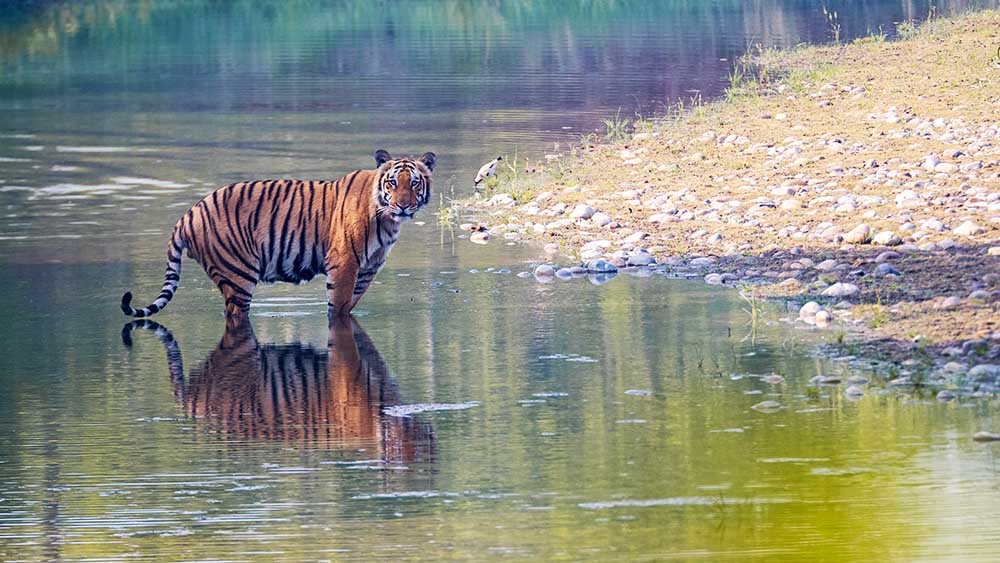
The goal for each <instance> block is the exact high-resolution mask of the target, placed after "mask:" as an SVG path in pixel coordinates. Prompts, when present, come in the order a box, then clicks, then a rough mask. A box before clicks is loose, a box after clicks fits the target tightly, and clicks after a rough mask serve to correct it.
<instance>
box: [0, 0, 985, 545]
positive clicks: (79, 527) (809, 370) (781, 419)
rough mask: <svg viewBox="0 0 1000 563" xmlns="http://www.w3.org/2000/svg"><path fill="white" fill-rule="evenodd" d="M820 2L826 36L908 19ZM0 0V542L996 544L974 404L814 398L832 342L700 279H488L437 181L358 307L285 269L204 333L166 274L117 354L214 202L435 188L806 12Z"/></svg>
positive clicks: (786, 5) (714, 78)
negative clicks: (275, 193) (243, 307)
mask: <svg viewBox="0 0 1000 563" xmlns="http://www.w3.org/2000/svg"><path fill="white" fill-rule="evenodd" d="M20 6H27V7H20ZM833 7H835V8H838V9H839V10H840V12H841V19H842V20H843V25H844V28H845V32H844V33H845V35H848V36H850V35H853V34H864V33H866V32H867V30H868V29H877V28H878V27H879V26H880V25H881V26H884V27H885V29H886V30H891V29H892V22H893V21H901V20H903V19H907V18H923V17H925V15H926V13H927V11H928V6H927V4H925V3H921V2H916V3H909V2H907V3H902V2H861V3H849V4H847V3H841V4H833ZM964 7H966V4H963V3H954V4H946V5H945V7H943V8H940V9H939V10H938V13H946V12H948V11H949V10H951V9H962V8H964ZM4 10H6V12H5V13H4V14H3V16H2V17H0V116H2V117H0V287H3V288H4V289H3V291H2V292H0V315H2V316H0V318H2V319H3V321H4V322H3V323H2V324H0V358H2V360H0V361H2V363H0V389H3V391H2V392H0V558H2V559H3V560H5V561H7V560H10V561H15V560H21V561H23V560H27V561H57V560H59V561H120V560H151V561H192V560H200V561H260V560H273V561H319V560H331V561H337V560H371V559H377V560H400V559H426V560H450V559H464V560H470V559H471V560H484V559H522V560H539V559H557V560H560V559H565V560H581V559H588V560H591V559H592V560H618V561H643V560H646V561H659V560H666V559H710V560H718V559H723V560H748V559H765V558H768V559H770V558H779V559H795V560H802V559H820V558H821V559H827V560H865V561H883V560H907V561H908V560H916V559H951V560H961V561H970V560H982V561H990V560H996V559H997V558H998V557H1000V541H998V539H997V535H996V533H995V528H996V525H995V524H996V522H997V520H998V517H1000V508H998V507H1000V490H998V478H997V476H998V473H997V462H996V460H995V457H994V456H995V454H996V451H997V450H996V446H990V445H983V444H975V443H973V442H972V441H971V440H970V437H971V435H972V433H973V432H975V431H977V430H983V429H986V430H993V431H997V430H1000V428H998V426H997V424H998V423H997V422H996V421H995V416H994V412H995V410H996V406H997V404H996V400H995V399H992V398H981V399H965V398H963V399H961V400H959V401H956V402H952V403H947V404H939V403H937V402H936V401H935V400H934V398H933V394H926V395H923V394H920V393H906V392H892V393H884V392H880V391H879V390H878V389H876V388H874V387H873V388H871V389H869V390H868V393H866V395H865V396H864V397H863V398H861V399H860V400H857V401H850V400H847V399H846V398H844V396H843V394H842V392H843V389H842V388H840V387H823V388H817V387H814V386H810V385H809V383H808V382H809V379H810V378H811V377H813V376H814V375H817V374H821V373H822V374H831V373H836V374H843V375H845V376H846V375H850V374H852V373H856V372H850V371H847V369H846V368H845V367H844V366H843V364H840V363H834V362H829V361H826V360H818V359H816V358H815V356H814V355H813V351H814V350H815V347H816V346H817V344H818V343H820V342H822V341H823V340H824V339H829V338H832V335H829V334H822V333H814V332H811V331H809V330H804V329H802V328H801V327H798V328H797V327H794V326H792V325H788V324H786V323H782V322H779V319H781V318H782V317H784V316H787V315H788V312H787V311H785V310H783V308H782V307H781V306H780V305H777V304H771V305H767V306H766V307H765V308H764V310H763V312H762V313H763V318H764V322H762V323H761V325H760V326H759V327H758V328H757V330H756V331H755V332H754V331H752V330H751V328H752V327H751V326H750V325H749V322H748V321H749V316H748V315H747V313H746V312H744V311H743V308H744V307H745V304H744V303H743V302H742V301H740V299H739V298H738V296H737V295H736V294H735V293H734V292H731V291H730V290H721V289H718V288H712V287H708V286H705V285H704V284H702V283H700V282H688V281H680V280H667V279H665V278H663V277H661V276H654V277H634V276H630V275H620V276H618V277H617V278H615V279H613V280H611V281H610V282H609V283H607V284H604V285H600V286H598V285H593V284H591V283H588V282H587V281H586V280H582V279H579V280H573V281H567V282H561V281H560V282H556V283H551V284H539V283H537V282H535V281H534V280H533V279H521V278H517V277H515V275H514V274H515V273H516V272H518V271H521V270H526V269H528V268H529V266H530V264H531V263H532V261H533V260H536V259H538V258H539V256H540V253H539V251H538V250H537V249H534V248H531V247H521V246H510V245H507V244H505V243H504V242H503V241H502V240H493V241H491V242H490V244H489V245H486V246H476V245H472V244H470V243H468V241H466V240H463V239H454V238H452V234H451V233H450V232H448V231H447V230H445V231H442V230H440V229H439V228H438V227H437V226H436V218H435V215H434V213H435V211H436V206H437V201H436V200H435V202H434V204H432V206H431V208H429V209H426V210H424V211H423V212H422V215H421V216H418V221H421V222H423V224H420V223H410V224H407V225H406V226H405V227H404V232H403V236H402V241H401V243H400V244H399V245H398V246H397V247H396V249H395V250H394V251H393V254H392V256H391V257H390V260H389V264H388V266H387V267H386V269H385V270H383V271H382V272H381V273H380V274H379V276H378V279H377V285H375V286H374V287H373V288H372V289H371V290H370V291H369V293H368V295H366V297H365V298H364V300H363V301H362V302H361V304H360V306H359V309H360V310H359V312H358V316H357V319H356V320H357V324H356V325H353V326H352V325H341V326H334V327H332V328H330V327H328V326H327V322H326V316H325V297H324V290H323V285H322V281H316V282H314V283H312V284H309V285H306V286H300V287H293V286H287V285H280V286H272V287H265V288H263V289H261V290H260V291H259V293H258V296H257V299H256V300H255V306H254V308H253V309H252V329H251V328H248V327H235V328H231V329H228V330H227V328H226V326H225V323H224V321H223V319H222V316H221V311H222V304H221V299H220V298H219V297H218V295H217V292H216V290H215V289H214V288H213V287H212V286H211V284H210V283H209V281H208V279H207V277H206V276H205V275H204V273H203V272H202V271H201V270H200V268H198V267H197V265H196V264H194V263H193V262H189V261H188V262H185V269H184V276H183V279H182V282H181V289H180V291H179V292H178V295H177V297H176V298H175V299H174V301H173V302H172V303H171V305H170V306H169V307H168V309H167V310H166V311H165V312H164V313H162V314H160V315H157V316H156V317H155V320H156V321H157V322H159V323H160V324H161V325H162V327H161V328H160V329H159V331H158V332H154V331H153V330H147V329H144V328H137V329H136V330H134V331H132V332H130V333H129V334H128V339H130V340H131V341H132V345H131V347H128V346H126V345H125V344H124V343H123V338H122V329H123V324H124V323H125V322H126V320H127V319H124V318H123V317H122V315H121V313H120V312H119V311H118V309H117V302H118V299H119V297H120V295H121V293H122V291H124V290H125V289H132V290H133V291H135V292H136V293H137V296H138V299H139V300H142V299H145V298H150V297H152V296H153V295H155V293H156V291H157V289H158V288H159V285H160V283H161V280H162V274H163V263H162V257H163V254H164V248H165V244H166V238H167V236H168V233H169V229H170V228H171V227H172V225H173V224H174V222H175V221H176V219H177V217H178V216H179V215H180V214H182V213H183V212H184V211H185V210H186V209H187V208H188V207H189V206H190V205H192V204H193V203H194V202H196V201H197V200H198V199H200V198H201V197H202V196H204V194H206V193H208V192H209V191H211V189H212V188H213V187H214V186H217V185H220V184H223V183H228V182H232V181H236V180H241V179H253V178H265V177H300V178H329V177H337V176H340V175H342V174H343V173H345V172H346V171H348V170H351V169H354V168H358V167H366V166H368V165H369V159H370V156H369V155H370V153H371V152H372V150H373V149H374V148H375V147H376V146H383V147H385V148H387V149H389V150H390V151H393V152H400V153H406V152H410V153H417V154H418V153H420V152H422V151H424V150H434V151H435V152H437V154H438V155H439V158H440V160H439V169H438V172H437V174H436V180H437V184H436V186H437V188H438V190H439V191H440V192H443V193H445V194H450V193H451V192H452V191H454V193H456V194H463V193H466V191H467V187H468V185H469V184H470V183H471V182H470V179H471V177H472V175H473V174H474V172H475V170H476V168H477V167H478V165H479V164H480V163H481V162H482V161H483V160H485V159H486V157H487V156H490V155H493V154H494V153H497V152H510V151H512V150H513V149H514V148H515V147H517V148H518V150H521V151H524V152H526V153H528V154H532V155H535V156H539V155H541V154H543V153H544V152H546V151H549V150H550V149H551V147H552V143H560V144H561V146H563V147H565V143H568V142H572V141H573V140H574V139H576V138H578V137H579V136H580V135H581V134H583V133H586V132H588V131H590V130H592V129H594V128H595V127H598V126H599V121H600V118H602V117H604V116H606V115H608V114H609V113H613V112H614V111H615V110H616V109H617V108H618V107H623V108H625V109H624V110H623V111H627V112H632V111H635V110H639V111H643V112H652V111H655V109H657V108H658V107H662V104H663V103H665V102H666V101H668V100H672V99H676V98H677V97H679V96H684V97H687V96H690V95H691V94H692V92H693V91H700V92H701V93H702V95H703V96H705V97H706V98H708V97H712V96H714V95H717V94H718V93H719V92H720V91H721V88H722V87H723V86H725V84H726V81H725V77H726V72H727V70H728V68H729V67H728V65H729V62H728V60H731V59H732V57H734V56H736V55H738V54H740V53H742V52H743V51H744V49H745V46H746V44H747V42H748V41H751V40H754V41H763V42H764V43H765V44H768V45H779V46H788V45H794V44H796V43H798V42H801V41H822V40H825V39H827V38H828V36H829V31H828V28H827V27H826V22H825V20H824V19H823V15H822V13H821V11H820V10H819V5H818V4H814V3H811V2H662V3H645V2H614V1H603V2H591V3H585V4H577V3H550V4H542V3H533V2H376V3H362V2H357V3H346V2H345V3H320V2H273V3H271V2H264V3H260V2H235V3H215V2H80V3H71V4H58V3H57V4H54V5H50V4H47V3H41V4H34V3H32V4H26V5H22V4H18V5H17V6H5V7H4ZM720 59H728V60H727V61H723V60H720ZM501 268H509V269H511V270H512V273H504V274H501V273H498V270H500V269H501ZM473 269H474V270H477V271H476V272H475V273H473V272H471V271H470V270H473ZM491 269H492V270H491ZM488 270H491V271H488ZM150 328H151V329H152V328H155V327H150ZM771 373H778V374H781V375H783V376H784V377H785V378H786V381H785V382H784V383H782V384H778V385H771V384H768V383H765V382H764V381H762V380H761V379H760V377H758V376H761V375H766V374H771ZM763 400H777V401H780V402H781V403H782V404H783V405H784V406H785V408H784V409H782V410H780V411H778V412H775V413H763V412H757V411H755V410H752V409H751V408H750V407H751V406H752V405H754V404H755V403H758V402H760V401H763ZM425 409H430V410H425ZM421 410H422V411H423V412H415V411H421ZM405 415H409V416H405Z"/></svg>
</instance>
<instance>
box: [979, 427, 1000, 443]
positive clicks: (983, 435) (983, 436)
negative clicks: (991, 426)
mask: <svg viewBox="0 0 1000 563" xmlns="http://www.w3.org/2000/svg"><path fill="white" fill-rule="evenodd" d="M972 439H973V440H975V441H977V442H996V441H997V440H1000V434H994V433H993V432H987V431H985V430H980V431H979V432H976V433H975V434H973V435H972Z"/></svg>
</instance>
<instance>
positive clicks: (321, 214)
mask: <svg viewBox="0 0 1000 563" xmlns="http://www.w3.org/2000/svg"><path fill="white" fill-rule="evenodd" d="M374 156H375V169H374V170H355V171H354V172H351V173H350V174H347V175H346V176H344V177H343V178H341V179H339V180H336V181H332V182H330V181H312V180H260V181H254V182H240V183H236V184H230V185H227V186H223V187H221V188H219V189H217V190H215V191H214V192H212V194H210V195H208V196H206V197H205V198H204V199H202V200H201V201H199V202H198V203H196V204H195V205H194V207H192V208H191V209H190V210H189V211H188V212H187V213H185V214H184V216H183V217H181V218H180V220H179V221H177V224H176V225H175V226H174V230H173V233H172V234H171V235H170V241H169V243H168V244H167V268H166V273H165V276H164V282H163V287H162V288H161V290H160V294H159V296H157V298H156V300H155V301H153V303H152V304H150V305H148V306H146V307H144V308H141V309H135V308H133V307H132V306H131V303H132V292H130V291H128V292H126V293H125V294H124V295H122V300H121V309H122V312H124V313H125V314H126V315H129V316H132V317H148V316H150V315H154V314H156V313H157V312H159V311H162V310H163V308H164V307H166V306H167V303H169V302H170V300H171V299H172V298H173V296H174V293H175V292H176V291H177V285H178V283H179V282H180V277H181V257H182V256H183V253H184V250H185V249H186V250H187V253H188V257H190V258H192V259H194V260H195V261H197V262H198V263H199V264H201V266H202V267H203V268H204V269H205V272H206V273H207V274H208V276H209V278H211V280H212V282H214V283H215V285H216V286H217V287H218V288H219V291H220V292H221V293H222V297H223V299H224V300H225V307H226V309H225V313H226V316H227V317H234V316H241V315H246V314H247V312H248V311H249V309H250V302H251V300H252V299H253V293H254V289H255V288H256V287H257V285H258V284H260V283H265V284H266V283H274V282H279V281H282V282H291V283H305V282H307V281H309V280H311V279H312V278H313V277H315V276H316V275H318V274H325V275H326V278H327V281H326V290H327V312H328V313H329V315H330V316H331V317H335V316H346V315H350V313H351V311H352V310H353V309H354V307H355V306H356V305H357V304H358V301H359V300H360V299H361V297H362V296H363V295H364V294H365V292H366V291H367V290H368V287H369V285H371V283H372V280H373V279H374V278H375V274H377V273H378V271H379V270H380V269H381V268H382V266H383V265H384V264H385V261H386V258H387V257H388V255H389V251H390V250H391V249H392V247H393V245H394V244H396V240H397V238H398V237H399V231H400V226H401V225H402V223H404V222H405V221H407V220H409V219H411V218H412V217H413V216H414V214H416V212H417V211H419V210H420V209H421V208H423V207H424V206H426V205H427V203H428V202H429V201H430V197H431V174H432V172H433V171H434V165H435V163H436V162H437V156H435V154H434V153H433V152H426V153H424V154H422V155H421V156H420V157H418V158H399V159H394V158H392V156H391V155H390V154H389V153H388V152H386V151H385V150H383V149H379V150H377V151H375V155H374Z"/></svg>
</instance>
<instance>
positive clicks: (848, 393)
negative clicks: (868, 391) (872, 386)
mask: <svg viewBox="0 0 1000 563" xmlns="http://www.w3.org/2000/svg"><path fill="white" fill-rule="evenodd" d="M864 394H865V390H864V389H862V388H860V387H858V386H857V385H851V386H850V387H848V388H847V389H844V396H845V397H847V398H848V399H858V398H860V397H862V396H863V395H864Z"/></svg>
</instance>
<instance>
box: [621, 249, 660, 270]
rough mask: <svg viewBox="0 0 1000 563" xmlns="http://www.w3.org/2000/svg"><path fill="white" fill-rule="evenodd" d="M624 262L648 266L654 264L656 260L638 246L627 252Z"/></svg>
mask: <svg viewBox="0 0 1000 563" xmlns="http://www.w3.org/2000/svg"><path fill="white" fill-rule="evenodd" d="M626 263H627V264H628V265H629V266H648V265H650V264H655V263H656V260H655V259H654V258H653V255H652V254H650V253H649V252H646V251H645V250H643V249H641V248H640V249H638V250H633V251H632V252H630V253H629V255H628V258H627V260H626Z"/></svg>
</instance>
